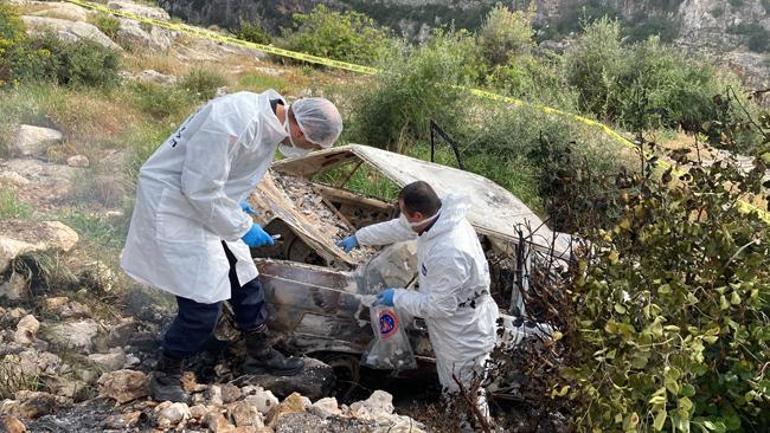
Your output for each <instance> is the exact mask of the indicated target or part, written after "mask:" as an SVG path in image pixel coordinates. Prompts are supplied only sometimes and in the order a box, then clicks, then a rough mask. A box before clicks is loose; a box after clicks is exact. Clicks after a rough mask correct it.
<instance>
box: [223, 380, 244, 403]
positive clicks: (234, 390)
mask: <svg viewBox="0 0 770 433" xmlns="http://www.w3.org/2000/svg"><path fill="white" fill-rule="evenodd" d="M242 396H243V394H242V393H241V389H240V388H238V387H237V386H235V385H232V384H229V383H227V384H224V385H222V402H224V404H229V403H232V402H234V401H238V400H240V398H241V397H242Z"/></svg>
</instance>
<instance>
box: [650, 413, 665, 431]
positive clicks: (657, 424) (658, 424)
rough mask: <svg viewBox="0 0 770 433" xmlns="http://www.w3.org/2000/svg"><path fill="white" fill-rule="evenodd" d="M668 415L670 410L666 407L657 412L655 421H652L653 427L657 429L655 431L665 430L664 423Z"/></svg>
mask: <svg viewBox="0 0 770 433" xmlns="http://www.w3.org/2000/svg"><path fill="white" fill-rule="evenodd" d="M667 417H668V412H666V409H661V410H659V411H658V413H657V414H655V421H653V423H652V427H653V428H654V429H655V431H661V430H663V425H664V424H665V423H666V418H667Z"/></svg>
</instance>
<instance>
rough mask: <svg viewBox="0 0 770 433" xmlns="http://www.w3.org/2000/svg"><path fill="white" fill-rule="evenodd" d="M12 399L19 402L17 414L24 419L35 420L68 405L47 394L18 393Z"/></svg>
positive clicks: (63, 400)
mask: <svg viewBox="0 0 770 433" xmlns="http://www.w3.org/2000/svg"><path fill="white" fill-rule="evenodd" d="M14 397H15V398H16V400H17V401H19V403H20V404H19V406H18V408H17V411H18V412H17V414H18V415H19V416H20V417H22V418H26V419H35V418H38V417H40V416H43V415H49V414H52V413H54V411H56V410H57V409H59V408H60V407H62V406H65V405H67V404H68V403H69V401H68V400H66V399H63V398H61V397H57V396H55V395H52V394H49V393H47V392H37V391H19V392H17V393H16V394H15V395H14Z"/></svg>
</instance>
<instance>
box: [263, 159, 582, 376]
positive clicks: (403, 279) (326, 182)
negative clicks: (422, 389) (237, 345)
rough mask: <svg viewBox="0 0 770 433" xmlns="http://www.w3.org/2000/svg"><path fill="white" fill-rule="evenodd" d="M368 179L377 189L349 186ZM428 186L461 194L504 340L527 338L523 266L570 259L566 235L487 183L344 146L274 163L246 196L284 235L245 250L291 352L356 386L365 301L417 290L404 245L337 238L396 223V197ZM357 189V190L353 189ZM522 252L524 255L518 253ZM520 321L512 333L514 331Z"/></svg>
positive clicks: (423, 348) (410, 246)
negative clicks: (482, 253) (486, 266)
mask: <svg viewBox="0 0 770 433" xmlns="http://www.w3.org/2000/svg"><path fill="white" fill-rule="evenodd" d="M362 176H363V177H365V178H366V179H367V181H368V183H370V184H372V183H375V184H382V185H383V186H382V188H378V191H377V192H378V193H379V194H377V193H374V194H372V193H370V194H367V195H364V194H359V193H356V192H354V191H353V189H354V188H351V187H350V184H354V183H355V182H356V179H359V178H361V177H362ZM418 180H423V181H426V182H428V183H430V184H431V186H433V188H434V189H435V190H436V191H437V193H438V194H439V195H442V196H443V195H445V194H447V193H449V192H453V193H461V194H463V195H466V196H467V197H468V199H469V200H470V201H471V202H472V209H471V211H470V213H469V214H468V219H469V221H470V223H471V224H472V225H473V227H474V228H475V230H476V232H477V234H478V236H479V238H480V240H481V241H482V245H483V246H484V248H485V250H486V252H487V257H488V259H489V262H490V271H491V274H492V278H493V283H492V285H493V287H492V293H493V296H494V297H495V299H496V300H497V301H498V304H499V305H500V306H501V310H505V311H501V313H505V316H504V318H503V320H502V322H503V323H504V324H506V327H505V328H506V330H507V331H506V332H507V333H508V335H507V337H506V340H505V341H507V342H508V343H509V344H516V343H517V342H519V341H521V339H522V338H524V337H526V333H527V332H528V331H527V330H526V329H525V327H523V326H521V322H520V321H519V324H518V325H516V326H514V325H513V324H514V323H515V322H516V320H515V319H516V318H517V317H522V316H527V313H526V311H525V306H524V303H523V301H522V299H523V297H522V291H525V290H527V287H528V285H529V284H530V281H529V276H528V272H529V271H528V269H531V268H534V267H537V266H538V263H539V262H542V261H548V262H549V263H553V262H554V261H562V262H563V261H565V260H568V258H569V251H570V245H569V241H568V239H569V237H568V236H565V235H562V234H558V233H554V232H552V231H551V230H550V229H549V228H548V227H547V226H546V225H545V224H544V223H543V221H542V220H541V219H540V218H539V217H538V216H537V215H535V214H534V213H533V212H532V211H531V210H530V209H529V208H527V207H526V206H525V205H524V204H523V203H522V202H521V201H520V200H518V199H517V198H516V197H514V196H513V195H512V194H511V193H510V192H508V191H507V190H505V189H503V188H502V187H500V186H499V185H497V184H495V183H494V182H492V181H490V180H489V179H487V178H484V177H482V176H479V175H476V174H473V173H469V172H466V171H462V170H459V169H455V168H452V167H447V166H443V165H439V164H435V163H430V162H426V161H422V160H418V159H415V158H411V157H408V156H404V155H401V154H396V153H392V152H388V151H385V150H381V149H377V148H372V147H367V146H362V145H349V146H343V147H337V148H333V149H328V150H324V151H320V152H314V153H311V154H309V155H307V156H305V157H301V158H293V159H288V160H282V161H278V162H275V163H274V164H273V166H272V168H271V170H270V173H268V175H266V176H265V178H264V179H263V181H262V182H261V183H260V184H259V186H258V187H257V189H256V190H255V191H254V192H253V193H252V194H251V196H250V197H249V201H250V202H251V205H252V207H253V208H254V209H255V210H256V211H257V215H255V220H256V221H257V222H258V223H260V224H261V225H263V226H264V227H265V229H266V231H267V232H269V233H271V234H274V235H276V234H277V235H280V241H279V242H278V243H277V244H276V245H275V246H274V247H269V248H260V249H254V250H252V255H253V256H254V260H255V262H256V264H257V268H258V269H259V272H260V279H261V281H262V284H263V287H264V289H265V298H266V301H267V304H268V308H269V311H270V323H269V326H270V329H271V330H272V331H273V332H275V333H277V334H279V335H280V338H281V342H282V345H283V346H284V348H285V349H286V350H287V351H289V352H290V353H292V354H295V355H307V356H310V357H314V358H318V359H321V360H323V361H324V362H326V363H327V364H329V365H331V366H332V367H333V368H335V372H337V373H338V375H339V374H343V375H345V376H347V377H348V378H349V379H350V380H353V381H355V380H357V376H358V372H359V367H358V361H359V360H360V358H361V356H362V354H363V353H364V352H365V351H366V348H367V345H368V344H369V342H370V341H371V339H372V338H373V335H372V330H371V326H370V325H369V313H368V309H367V308H366V307H365V306H364V304H363V302H362V296H364V295H372V294H376V293H378V292H379V291H381V290H382V289H383V288H385V287H405V288H414V286H415V284H416V280H417V279H416V257H415V250H416V246H415V244H414V243H413V242H406V243H399V244H394V245H391V246H387V247H384V248H382V249H379V250H378V249H375V248H363V249H359V250H356V251H354V252H353V253H352V254H346V253H344V252H343V251H342V250H341V249H339V248H338V247H337V246H336V245H335V241H337V240H339V239H341V238H342V237H344V236H346V235H348V234H351V233H353V232H355V231H356V230H357V229H358V228H361V227H363V226H366V225H369V224H372V223H377V222H381V221H386V220H389V219H391V218H394V217H397V216H398V205H397V203H396V202H395V200H394V198H395V193H397V191H398V190H399V189H400V188H401V187H403V186H404V185H406V184H409V183H411V182H414V181H418ZM354 186H355V185H354ZM525 251H526V253H527V254H526V258H525V257H523V252H525ZM517 326H518V327H517ZM407 332H408V335H409V340H410V341H411V343H412V347H413V349H414V352H415V355H416V357H417V359H418V361H421V362H425V363H430V362H432V359H433V355H432V349H431V346H430V342H429V340H428V337H427V331H426V330H425V329H424V326H422V325H421V321H420V320H419V319H418V320H415V321H413V323H412V324H410V325H409V326H407Z"/></svg>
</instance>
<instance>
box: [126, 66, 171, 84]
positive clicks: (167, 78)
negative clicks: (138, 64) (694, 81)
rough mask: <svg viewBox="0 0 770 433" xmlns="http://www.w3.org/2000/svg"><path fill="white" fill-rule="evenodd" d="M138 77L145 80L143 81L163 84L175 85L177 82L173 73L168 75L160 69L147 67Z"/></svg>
mask: <svg viewBox="0 0 770 433" xmlns="http://www.w3.org/2000/svg"><path fill="white" fill-rule="evenodd" d="M136 79H137V80H139V81H141V82H143V83H156V84H163V85H167V86H170V85H173V84H175V83H176V81H177V80H176V77H175V76H173V75H167V74H163V73H160V72H158V71H155V70H152V69H147V70H144V71H142V72H140V73H139V74H138V75H137V76H136Z"/></svg>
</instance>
